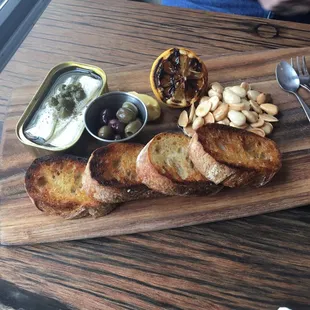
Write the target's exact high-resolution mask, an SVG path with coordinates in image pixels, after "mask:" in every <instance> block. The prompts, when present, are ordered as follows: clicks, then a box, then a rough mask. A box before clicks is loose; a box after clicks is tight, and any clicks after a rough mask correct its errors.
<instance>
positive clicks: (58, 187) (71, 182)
mask: <svg viewBox="0 0 310 310" xmlns="http://www.w3.org/2000/svg"><path fill="white" fill-rule="evenodd" d="M86 164H87V160H86V159H84V158H80V157H74V156H57V157H55V156H54V157H52V156H45V157H41V158H38V159H36V160H35V161H34V162H33V163H32V164H31V166H30V167H29V168H28V170H27V172H26V176H25V187H26V191H27V193H28V195H29V197H30V199H31V200H32V201H33V203H34V204H35V205H36V207H37V208H38V209H40V210H41V211H43V212H46V213H48V214H53V215H60V216H62V217H64V218H66V219H74V218H81V217H84V216H87V215H92V216H94V217H98V216H103V215H106V214H108V213H109V212H111V211H112V210H113V209H114V208H115V207H116V205H114V204H108V205H103V204H102V203H101V202H99V201H97V200H95V199H94V198H92V197H90V196H88V195H87V194H86V192H85V191H84V190H82V174H83V172H84V170H85V168H86Z"/></svg>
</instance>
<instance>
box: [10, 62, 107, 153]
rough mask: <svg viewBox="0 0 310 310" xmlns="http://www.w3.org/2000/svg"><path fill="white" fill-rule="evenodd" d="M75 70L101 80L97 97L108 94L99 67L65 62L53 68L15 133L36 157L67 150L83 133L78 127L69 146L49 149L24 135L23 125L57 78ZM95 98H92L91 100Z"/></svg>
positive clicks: (23, 115)
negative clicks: (83, 71)
mask: <svg viewBox="0 0 310 310" xmlns="http://www.w3.org/2000/svg"><path fill="white" fill-rule="evenodd" d="M75 70H86V71H88V72H90V73H92V74H95V75H97V76H98V77H100V78H101V80H102V85H101V87H100V90H99V92H98V96H99V95H102V94H104V93H106V92H108V83H107V77H106V74H105V72H104V71H103V70H102V69H100V68H99V67H96V66H92V65H87V64H81V63H76V62H65V63H61V64H59V65H57V66H55V67H54V68H53V69H52V70H51V71H50V72H49V73H48V74H47V76H46V77H45V79H44V81H43V83H42V84H41V86H40V87H39V89H38V91H37V92H36V94H35V95H34V97H33V98H32V100H31V101H30V103H29V104H28V106H27V108H26V109H25V111H24V113H23V114H22V116H21V117H20V119H19V121H18V123H17V125H16V128H15V132H16V135H17V138H18V139H19V141H20V142H21V143H23V144H24V145H26V146H27V147H29V148H30V149H31V150H32V151H33V152H34V153H35V154H36V155H43V154H50V153H54V152H56V153H58V152H59V153H61V152H64V151H66V150H68V149H70V148H71V147H72V146H73V145H74V144H75V143H76V142H77V141H78V140H79V139H80V137H81V135H82V133H83V131H84V128H85V126H84V124H83V125H82V126H81V127H80V132H79V133H78V134H77V138H76V139H75V140H74V141H73V142H72V143H71V144H70V145H66V146H65V147H49V146H46V145H39V144H36V143H34V142H32V141H30V140H29V139H27V137H25V135H24V125H25V124H26V123H28V122H29V121H30V120H31V118H32V117H33V116H34V114H35V112H36V110H37V109H38V108H39V107H40V105H41V103H42V102H43V100H44V99H45V97H46V95H47V94H48V92H49V89H50V88H51V87H52V86H53V85H54V83H55V81H56V80H57V78H58V77H59V76H60V75H62V74H63V73H66V72H70V71H73V72H74V71H75ZM93 99H95V98H92V100H93Z"/></svg>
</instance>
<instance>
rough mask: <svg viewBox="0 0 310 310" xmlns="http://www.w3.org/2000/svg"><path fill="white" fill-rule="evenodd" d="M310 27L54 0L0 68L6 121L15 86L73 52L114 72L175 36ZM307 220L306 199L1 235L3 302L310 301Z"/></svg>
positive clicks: (297, 38)
mask: <svg viewBox="0 0 310 310" xmlns="http://www.w3.org/2000/svg"><path fill="white" fill-rule="evenodd" d="M75 4H77V7H75V6H74V5H75ZM79 6H80V8H79ZM81 6H82V7H83V8H81ZM133 12H134V13H135V14H134V15H132V13H133ZM131 16H134V17H133V18H131ZM270 25H271V27H270ZM98 29H99V30H98ZM309 30H310V27H309V25H300V24H294V23H286V22H277V21H272V20H263V19H255V18H250V17H239V16H230V15H224V14H213V13H204V12H195V11H190V10H179V9H176V8H162V7H159V6H151V5H147V4H142V3H134V2H125V1H121V0H118V1H112V0H110V1H107V0H104V1H102V0H87V1H78V0H75V1H73V0H69V1H67V0H66V1H65V0H53V1H52V2H51V4H50V5H49V7H48V9H47V10H46V12H45V13H44V14H43V16H42V17H41V18H40V20H39V22H38V23H37V24H36V25H35V27H34V29H33V30H32V31H31V33H30V34H29V35H28V37H27V38H26V40H25V41H24V43H23V44H22V46H21V47H20V48H19V50H18V51H17V53H16V54H15V55H14V57H13V59H12V60H11V61H10V63H9V64H8V65H7V67H6V69H5V70H4V71H3V72H2V73H1V75H0V83H1V84H0V85H1V87H0V114H1V115H0V132H1V120H3V118H4V112H5V111H6V109H7V104H8V100H9V98H10V97H11V94H12V91H13V90H14V89H15V88H18V87H20V86H22V85H30V84H32V83H34V85H35V87H34V88H33V90H35V88H36V86H37V85H38V82H39V81H40V80H42V78H44V76H45V74H46V72H47V71H48V70H49V69H50V68H51V67H53V66H54V65H56V64H57V63H59V62H62V61H66V60H68V59H72V60H75V61H81V62H86V63H93V64H97V65H100V66H101V67H104V68H105V70H106V71H107V72H108V73H109V74H110V73H113V72H114V71H116V70H117V68H119V67H124V66H127V65H131V64H133V65H135V64H139V63H140V62H150V61H152V60H153V59H154V58H155V57H156V55H158V54H159V52H160V51H162V50H164V49H165V48H167V47H170V46H171V44H180V45H182V46H186V47H189V48H193V49H195V50H196V51H197V52H198V53H200V54H203V55H207V54H208V55H211V56H212V55H214V56H218V55H219V54H227V53H232V52H233V51H232V49H233V50H234V51H240V52H241V51H257V50H264V49H270V48H272V49H273V48H280V47H303V46H309V38H310V31H309ZM167 31H168V32H169V33H171V34H172V35H169V36H166V33H167ZM54 32H55V33H56V34H55V36H53V33H54ZM258 33H259V34H258ZM153 34H154V35H153ZM275 34H276V36H275V37H274V35H275ZM88 37H89V38H91V42H88ZM228 42H229V44H228ZM119 56H121V57H119ZM120 58H121V60H120ZM222 78H224V77H222ZM32 85H33V84H32ZM292 130H293V129H292ZM304 135H307V133H304ZM15 172H16V171H14V170H13V171H12V174H11V178H10V180H13V179H14V174H15ZM2 184H3V183H2ZM16 187H17V188H18V184H17V186H16ZM18 195H19V193H18V189H17V190H16V195H15V197H18ZM11 198H12V199H14V197H11ZM1 202H2V200H0V204H1ZM309 223H310V215H309V209H308V208H297V209H293V210H288V211H282V212H275V213H272V214H269V215H262V216H255V217H251V218H245V219H240V220H231V221H224V222H218V223H210V224H205V225H199V226H192V227H186V228H180V229H173V230H164V231H161V232H152V233H143V234H134V235H129V236H120V237H109V238H99V239H94V240H86V241H74V242H62V243H52V244H47V245H36V246H20V247H9V248H7V247H3V246H2V247H0V279H1V280H0V309H10V310H11V309H16V310H17V309H25V310H37V309H39V310H41V309H46V310H50V309H63V310H65V309H83V310H84V309H87V310H88V309H195V310H196V309H278V307H280V306H287V307H289V308H290V309H294V310H296V309H301V310H303V309H309V305H310V298H309V291H310V283H309V277H310V265H309V262H310V251H309V248H310V247H309V246H310V231H309Z"/></svg>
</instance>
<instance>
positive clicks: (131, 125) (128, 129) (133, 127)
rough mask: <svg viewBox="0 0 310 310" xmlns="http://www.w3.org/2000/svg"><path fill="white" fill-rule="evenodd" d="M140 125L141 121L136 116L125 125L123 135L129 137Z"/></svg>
mask: <svg viewBox="0 0 310 310" xmlns="http://www.w3.org/2000/svg"><path fill="white" fill-rule="evenodd" d="M141 127H142V123H141V121H140V120H139V119H138V118H137V119H136V120H135V121H133V122H131V123H129V124H128V125H127V126H126V127H125V136H126V137H130V136H132V135H133V134H135V133H136V132H137V131H138V130H139V129H140V128H141Z"/></svg>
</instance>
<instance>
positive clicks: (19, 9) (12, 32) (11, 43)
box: [0, 0, 50, 130]
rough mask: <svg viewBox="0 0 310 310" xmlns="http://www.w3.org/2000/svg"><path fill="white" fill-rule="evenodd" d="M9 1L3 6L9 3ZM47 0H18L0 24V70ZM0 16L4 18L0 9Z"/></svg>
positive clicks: (38, 15)
mask: <svg viewBox="0 0 310 310" xmlns="http://www.w3.org/2000/svg"><path fill="white" fill-rule="evenodd" d="M10 1H14V0H10ZM10 1H9V2H8V3H7V4H5V6H6V5H10ZM16 1H17V0H16ZM49 2H50V0H20V1H19V4H18V5H17V6H16V7H15V8H14V10H13V11H12V12H11V14H10V15H9V16H8V17H6V20H5V22H4V23H3V24H2V25H1V26H0V72H1V71H2V70H3V68H4V67H5V65H6V64H7V62H8V61H9V60H10V58H11V57H12V56H13V55H14V53H15V51H16V50H17V48H18V47H19V45H20V44H21V43H22V41H23V40H24V38H25V37H26V35H27V34H28V32H29V31H30V30H31V28H32V27H33V25H34V24H35V22H36V21H37V19H38V18H39V17H40V15H41V14H42V12H43V11H44V10H45V8H46V7H47V5H48V4H49ZM0 18H4V17H3V16H2V15H1V11H0ZM0 130H1V129H0Z"/></svg>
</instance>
